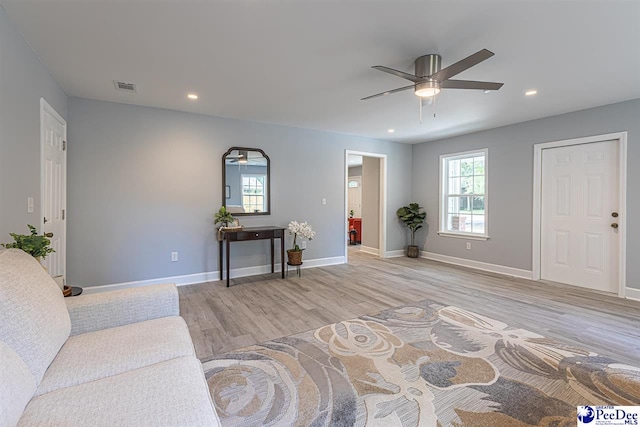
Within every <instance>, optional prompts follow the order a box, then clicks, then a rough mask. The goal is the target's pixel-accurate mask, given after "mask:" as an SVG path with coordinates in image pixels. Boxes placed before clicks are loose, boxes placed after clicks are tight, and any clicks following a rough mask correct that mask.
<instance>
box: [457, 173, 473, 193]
mask: <svg viewBox="0 0 640 427" xmlns="http://www.w3.org/2000/svg"><path fill="white" fill-rule="evenodd" d="M472 192H473V177H463V178H460V193H458V194H471V193H472Z"/></svg>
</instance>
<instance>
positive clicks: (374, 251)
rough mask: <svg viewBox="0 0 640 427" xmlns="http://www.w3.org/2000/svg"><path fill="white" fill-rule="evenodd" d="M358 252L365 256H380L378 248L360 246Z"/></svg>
mask: <svg viewBox="0 0 640 427" xmlns="http://www.w3.org/2000/svg"><path fill="white" fill-rule="evenodd" d="M360 252H364V253H365V254H371V255H376V256H380V249H378V248H370V247H368V246H362V245H360Z"/></svg>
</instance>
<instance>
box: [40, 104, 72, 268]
mask: <svg viewBox="0 0 640 427" xmlns="http://www.w3.org/2000/svg"><path fill="white" fill-rule="evenodd" d="M45 112H47V113H48V114H50V115H51V116H53V117H54V118H55V119H56V120H58V121H59V122H60V123H62V125H63V128H64V131H63V137H62V138H63V141H66V140H67V121H66V120H65V119H63V118H62V116H60V114H58V112H57V111H56V110H54V109H53V107H52V106H51V105H49V103H48V102H47V101H46V100H45V99H44V98H40V232H44V213H43V209H44V203H45V202H44V193H45V182H44V162H45V158H44V157H45V156H44V144H45V132H44V128H45V123H44V120H45V119H44V113H45ZM65 143H66V142H65ZM63 153H64V154H63V155H64V156H65V157H66V156H67V152H66V151H64V152H63ZM62 173H63V175H64V183H65V185H64V188H63V190H62V191H63V193H64V206H63V207H62V209H64V210H65V211H66V210H67V162H66V161H65V162H64V171H63V172H62ZM63 233H64V240H63V242H64V248H63V250H64V252H65V254H64V256H63V257H62V259H63V262H64V269H63V270H64V277H65V278H66V276H67V254H66V252H67V221H66V220H65V221H63Z"/></svg>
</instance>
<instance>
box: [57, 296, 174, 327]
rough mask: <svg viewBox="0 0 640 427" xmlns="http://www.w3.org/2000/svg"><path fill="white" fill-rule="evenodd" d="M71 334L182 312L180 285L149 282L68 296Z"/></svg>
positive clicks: (66, 299)
mask: <svg viewBox="0 0 640 427" xmlns="http://www.w3.org/2000/svg"><path fill="white" fill-rule="evenodd" d="M65 302H66V303H67V309H68V310H69V317H70V318H71V335H79V334H84V333H87V332H93V331H99V330H101V329H108V328H115V327H117V326H123V325H128V324H131V323H137V322H142V321H145V320H151V319H157V318H159V317H167V316H179V315H180V306H179V298H178V288H176V285H174V284H167V285H154V286H145V287H140V288H132V289H123V290H119V291H110V292H103V293H95V294H85V295H79V296H77V297H73V298H65Z"/></svg>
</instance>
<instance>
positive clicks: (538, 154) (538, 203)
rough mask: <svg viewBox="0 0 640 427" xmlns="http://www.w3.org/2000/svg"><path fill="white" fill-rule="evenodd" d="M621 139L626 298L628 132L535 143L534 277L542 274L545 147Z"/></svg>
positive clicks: (621, 287)
mask: <svg viewBox="0 0 640 427" xmlns="http://www.w3.org/2000/svg"><path fill="white" fill-rule="evenodd" d="M611 140H614V141H618V192H619V195H618V198H619V200H620V211H619V213H620V216H619V217H618V218H617V221H618V235H619V236H620V238H619V239H618V246H619V247H618V253H619V258H618V296H619V297H621V298H624V297H625V286H626V281H627V280H626V273H627V269H626V264H627V132H616V133H608V134H604V135H595V136H588V137H584V138H575V139H566V140H563V141H553V142H543V143H539V144H534V146H533V150H534V151H533V263H532V273H533V275H532V276H533V277H532V278H533V280H540V276H541V253H540V252H541V240H542V231H541V230H542V228H541V226H542V215H541V208H542V150H544V149H548V148H557V147H567V146H571V145H580V144H591V143H594V142H602V141H611Z"/></svg>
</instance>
